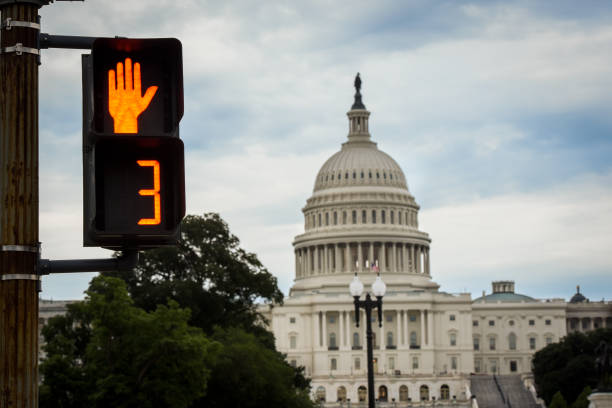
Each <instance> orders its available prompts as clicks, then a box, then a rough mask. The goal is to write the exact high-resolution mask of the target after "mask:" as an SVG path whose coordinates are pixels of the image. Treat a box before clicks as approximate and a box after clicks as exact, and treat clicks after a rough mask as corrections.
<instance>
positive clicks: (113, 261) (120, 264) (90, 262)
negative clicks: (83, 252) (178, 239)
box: [38, 250, 138, 275]
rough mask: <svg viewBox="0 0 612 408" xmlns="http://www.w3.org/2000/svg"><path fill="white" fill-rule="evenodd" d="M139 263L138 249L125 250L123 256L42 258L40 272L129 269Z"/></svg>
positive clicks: (47, 273) (39, 264)
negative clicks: (105, 257)
mask: <svg viewBox="0 0 612 408" xmlns="http://www.w3.org/2000/svg"><path fill="white" fill-rule="evenodd" d="M137 264H138V251H134V250H130V251H123V253H122V254H121V256H119V257H117V258H108V259H58V260H55V261H52V260H50V259H40V260H39V261H38V274H39V275H49V274H50V273H73V272H109V271H129V270H132V269H134V268H135V267H136V265H137Z"/></svg>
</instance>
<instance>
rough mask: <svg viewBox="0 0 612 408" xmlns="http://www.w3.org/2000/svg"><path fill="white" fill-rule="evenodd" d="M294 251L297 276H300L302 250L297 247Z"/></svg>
mask: <svg viewBox="0 0 612 408" xmlns="http://www.w3.org/2000/svg"><path fill="white" fill-rule="evenodd" d="M293 253H294V254H295V277H296V278H299V277H300V256H299V253H300V250H299V249H296V250H295V251H293Z"/></svg>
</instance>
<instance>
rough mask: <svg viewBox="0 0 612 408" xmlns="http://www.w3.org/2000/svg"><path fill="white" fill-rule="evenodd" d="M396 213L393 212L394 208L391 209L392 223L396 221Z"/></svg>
mask: <svg viewBox="0 0 612 408" xmlns="http://www.w3.org/2000/svg"><path fill="white" fill-rule="evenodd" d="M394 215H395V213H394V212H393V210H391V224H393V223H395V217H394Z"/></svg>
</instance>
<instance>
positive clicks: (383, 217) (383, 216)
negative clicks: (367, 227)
mask: <svg viewBox="0 0 612 408" xmlns="http://www.w3.org/2000/svg"><path fill="white" fill-rule="evenodd" d="M380 222H382V223H383V224H385V223H386V222H387V214H386V212H385V210H382V211H381V212H380Z"/></svg>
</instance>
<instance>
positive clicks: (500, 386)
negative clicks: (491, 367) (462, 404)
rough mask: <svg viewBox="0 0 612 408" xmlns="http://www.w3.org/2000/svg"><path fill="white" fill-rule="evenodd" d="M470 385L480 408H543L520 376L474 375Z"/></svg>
mask: <svg viewBox="0 0 612 408" xmlns="http://www.w3.org/2000/svg"><path fill="white" fill-rule="evenodd" d="M470 383H471V386H470V389H471V392H472V395H473V396H475V397H476V401H477V403H478V408H541V407H540V405H539V404H537V403H536V402H535V400H534V398H533V396H532V395H531V392H529V390H527V389H526V388H525V386H524V385H523V381H522V380H521V377H520V376H518V375H500V376H492V375H473V376H472V377H471V378H470Z"/></svg>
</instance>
